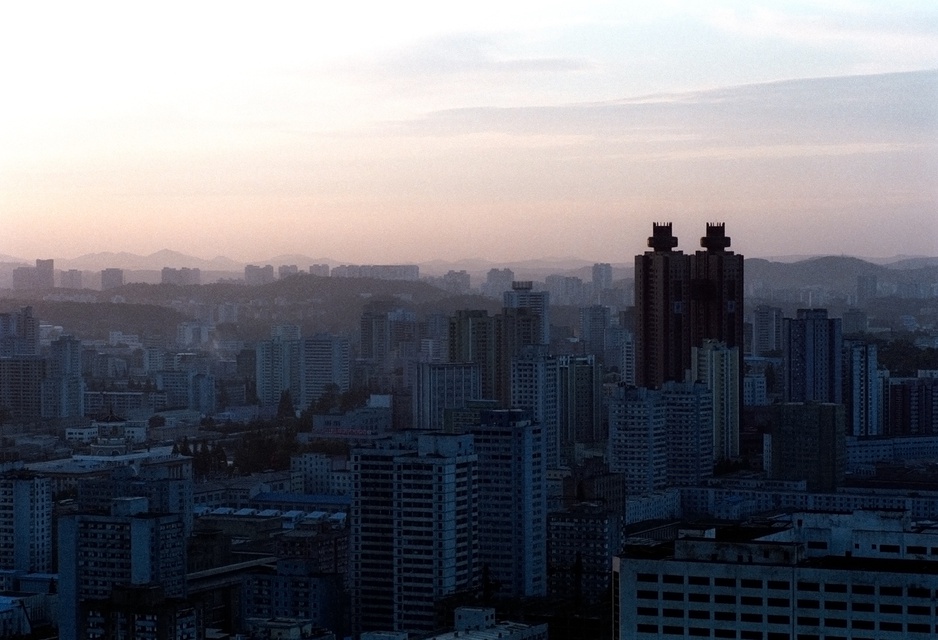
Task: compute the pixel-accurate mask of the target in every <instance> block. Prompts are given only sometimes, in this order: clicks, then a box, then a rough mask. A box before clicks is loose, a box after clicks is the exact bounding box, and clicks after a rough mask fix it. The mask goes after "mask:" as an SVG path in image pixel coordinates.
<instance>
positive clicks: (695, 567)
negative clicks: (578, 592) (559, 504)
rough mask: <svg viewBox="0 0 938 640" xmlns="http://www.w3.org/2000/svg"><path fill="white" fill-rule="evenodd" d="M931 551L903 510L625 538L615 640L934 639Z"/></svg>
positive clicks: (923, 531)
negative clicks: (694, 639)
mask: <svg viewBox="0 0 938 640" xmlns="http://www.w3.org/2000/svg"><path fill="white" fill-rule="evenodd" d="M936 554H938V530H936V529H934V528H933V527H931V526H930V525H916V524H915V523H913V522H911V521H910V520H909V518H908V517H907V516H905V515H904V514H902V513H899V512H878V513H877V512H859V513H856V514H841V515H837V514H827V513H794V514H790V515H789V516H784V517H781V518H778V519H776V520H769V521H765V522H762V523H759V524H757V525H753V526H742V527H740V526H736V527H729V528H725V529H704V530H698V531H694V532H686V533H685V534H683V537H680V536H679V537H678V539H676V540H668V541H660V540H658V541H653V540H647V539H635V538H633V539H630V540H629V541H628V542H627V543H626V546H625V550H624V551H623V553H622V554H621V555H619V556H618V557H617V558H615V559H614V561H613V574H614V575H613V629H612V630H613V637H614V638H616V639H617V640H620V639H621V640H624V639H626V638H629V639H635V640H642V639H645V638H647V639H651V638H671V637H680V638H688V637H700V638H738V639H744V640H750V639H751V640H791V639H796V640H816V639H819V638H828V639H833V638H853V639H855V640H873V639H874V638H875V639H879V640H888V639H891V638H912V639H918V638H921V639H923V640H924V639H925V638H933V637H935V634H936V632H938V627H936V618H935V613H936V612H935V597H936V595H938V555H936Z"/></svg>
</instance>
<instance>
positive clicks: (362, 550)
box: [351, 433, 481, 632]
mask: <svg viewBox="0 0 938 640" xmlns="http://www.w3.org/2000/svg"><path fill="white" fill-rule="evenodd" d="M407 438H408V436H402V437H400V438H397V439H389V440H386V441H383V442H380V443H376V444H375V446H374V447H373V448H362V449H356V450H354V451H353V452H352V469H353V471H352V475H353V481H352V482H353V487H354V498H353V503H352V513H351V535H352V537H351V544H352V575H353V607H354V614H353V616H354V617H353V619H354V620H355V622H356V624H357V625H359V626H360V629H359V630H360V631H368V630H389V629H390V630H393V631H410V632H423V631H431V630H433V629H434V628H435V626H436V619H435V604H436V602H437V601H438V600H439V599H441V598H443V597H445V596H448V595H452V594H454V593H457V592H460V591H470V590H472V589H475V588H477V587H478V586H479V579H480V576H481V565H480V563H479V561H478V556H479V511H478V510H479V502H478V500H479V498H478V491H479V487H478V475H477V467H476V465H477V460H478V458H477V456H476V454H475V452H474V450H473V437H472V436H471V435H450V434H439V433H426V434H420V435H418V436H416V440H413V437H412V436H411V437H410V438H411V439H410V441H409V442H408V441H407Z"/></svg>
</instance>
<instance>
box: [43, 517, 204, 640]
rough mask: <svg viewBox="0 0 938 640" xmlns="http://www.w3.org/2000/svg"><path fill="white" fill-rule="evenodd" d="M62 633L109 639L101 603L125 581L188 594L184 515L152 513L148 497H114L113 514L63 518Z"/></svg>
mask: <svg viewBox="0 0 938 640" xmlns="http://www.w3.org/2000/svg"><path fill="white" fill-rule="evenodd" d="M58 549H59V602H60V605H59V607H60V611H59V620H60V627H59V633H60V636H59V637H61V638H63V640H74V639H77V638H84V637H88V636H89V634H94V633H97V635H91V637H106V636H105V635H104V633H103V629H98V628H97V627H98V626H99V625H103V623H104V617H103V615H102V611H101V609H102V607H106V606H107V604H108V602H109V601H110V600H111V599H112V597H113V591H114V590H115V589H117V588H119V587H121V586H122V585H140V586H143V585H159V586H161V587H162V588H163V592H164V593H165V594H166V595H167V596H170V597H185V595H186V538H185V530H184V524H183V520H182V516H180V515H176V514H174V515H160V514H152V513H148V512H147V499H146V498H122V499H118V500H115V501H114V506H113V507H112V509H111V513H110V514H109V515H98V514H95V515H92V514H78V515H70V516H65V517H62V518H60V520H59V542H58Z"/></svg>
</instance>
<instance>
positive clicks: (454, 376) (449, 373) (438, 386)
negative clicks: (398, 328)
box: [412, 362, 482, 429]
mask: <svg viewBox="0 0 938 640" xmlns="http://www.w3.org/2000/svg"><path fill="white" fill-rule="evenodd" d="M481 399H482V381H481V376H480V373H479V365H477V364H473V363H463V362H445V363H431V362H419V363H417V364H416V370H415V376H414V386H413V401H412V403H413V412H414V413H413V415H414V423H413V426H414V428H416V429H442V428H443V417H444V414H445V412H446V410H448V409H465V408H466V406H467V405H468V403H469V402H471V401H473V400H481Z"/></svg>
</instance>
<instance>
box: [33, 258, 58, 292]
mask: <svg viewBox="0 0 938 640" xmlns="http://www.w3.org/2000/svg"><path fill="white" fill-rule="evenodd" d="M36 288H38V289H54V288H55V261H54V260H52V259H49V260H40V259H38V258H37V259H36Z"/></svg>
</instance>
